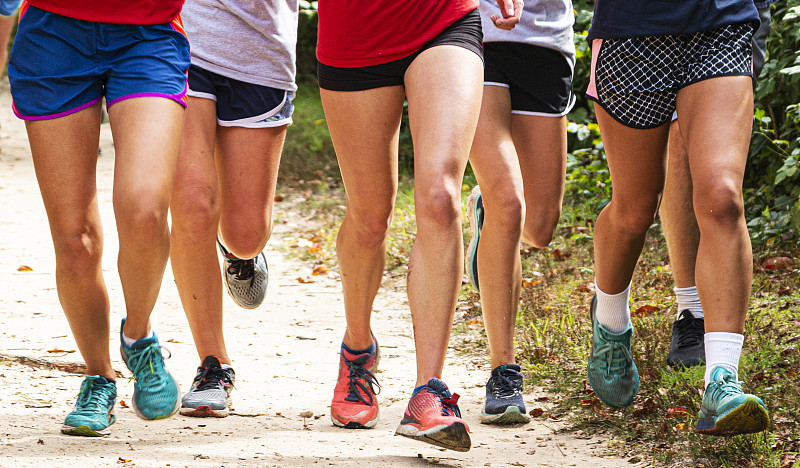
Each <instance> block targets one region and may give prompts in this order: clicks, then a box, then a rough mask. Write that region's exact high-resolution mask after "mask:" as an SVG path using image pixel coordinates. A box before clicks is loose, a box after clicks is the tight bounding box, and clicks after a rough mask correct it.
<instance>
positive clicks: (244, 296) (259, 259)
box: [217, 239, 269, 309]
mask: <svg viewBox="0 0 800 468" xmlns="http://www.w3.org/2000/svg"><path fill="white" fill-rule="evenodd" d="M217 245H218V246H219V250H220V252H222V256H223V266H222V270H223V272H224V277H225V287H226V289H227V290H228V294H230V296H231V298H233V300H234V301H235V302H236V303H237V304H238V305H239V306H240V307H243V308H245V309H255V308H256V307H258V306H260V305H261V303H262V302H264V296H265V295H266V293H267V284H268V282H269V268H268V267H267V259H266V257H265V256H264V253H263V252H262V253H260V254H258V256H256V258H251V259H246V260H243V259H240V258H236V257H235V256H234V255H233V254H231V253H230V252H228V250H227V249H226V248H225V246H223V245H222V243H221V242H220V241H219V239H217Z"/></svg>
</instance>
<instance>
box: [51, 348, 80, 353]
mask: <svg viewBox="0 0 800 468" xmlns="http://www.w3.org/2000/svg"><path fill="white" fill-rule="evenodd" d="M47 352H48V353H74V352H75V350H74V349H59V348H53V349H48V350H47Z"/></svg>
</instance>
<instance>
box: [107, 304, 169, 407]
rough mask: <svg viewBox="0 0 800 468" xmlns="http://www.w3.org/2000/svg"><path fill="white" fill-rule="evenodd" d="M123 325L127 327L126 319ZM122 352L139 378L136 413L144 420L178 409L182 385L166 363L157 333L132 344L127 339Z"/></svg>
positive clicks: (134, 394) (137, 379)
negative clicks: (129, 345) (127, 343)
mask: <svg viewBox="0 0 800 468" xmlns="http://www.w3.org/2000/svg"><path fill="white" fill-rule="evenodd" d="M122 324H123V327H124V325H125V320H124V319H123V321H122ZM120 335H122V331H121V330H120ZM120 352H121V354H122V360H123V361H125V364H126V365H127V366H128V369H130V371H131V372H132V373H133V377H132V378H133V379H135V382H134V384H133V408H134V410H135V411H136V414H137V415H138V416H139V417H141V418H144V419H162V418H166V417H169V416H171V415H172V414H174V413H175V412H177V411H178V407H179V405H180V388H179V387H178V382H176V381H175V378H174V377H172V374H170V373H169V371H168V370H167V368H166V366H165V365H164V356H163V355H162V351H161V346H160V345H159V344H158V338H157V337H156V336H155V334H153V335H152V336H150V337H148V338H143V339H141V340H138V341H137V342H135V343H134V344H133V345H132V346H131V347H127V346H125V343H124V342H123V343H122V345H121V346H120Z"/></svg>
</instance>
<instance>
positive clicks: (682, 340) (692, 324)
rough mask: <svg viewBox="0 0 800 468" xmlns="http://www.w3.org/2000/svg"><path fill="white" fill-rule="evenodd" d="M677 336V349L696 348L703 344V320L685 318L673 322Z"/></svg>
mask: <svg viewBox="0 0 800 468" xmlns="http://www.w3.org/2000/svg"><path fill="white" fill-rule="evenodd" d="M675 330H676V331H677V335H678V347H679V348H684V347H690V346H697V345H698V344H700V343H702V342H703V335H704V334H705V332H706V331H705V326H704V322H703V319H699V318H694V317H686V318H682V319H680V320H678V321H676V322H675Z"/></svg>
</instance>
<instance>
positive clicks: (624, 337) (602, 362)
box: [588, 296, 639, 407]
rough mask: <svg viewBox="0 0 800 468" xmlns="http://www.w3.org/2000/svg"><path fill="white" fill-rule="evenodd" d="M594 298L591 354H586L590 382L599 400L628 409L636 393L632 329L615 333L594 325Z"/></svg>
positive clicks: (594, 304) (630, 327) (595, 320)
mask: <svg viewBox="0 0 800 468" xmlns="http://www.w3.org/2000/svg"><path fill="white" fill-rule="evenodd" d="M596 308H597V296H595V297H593V298H592V305H591V307H590V311H591V315H592V352H591V354H589V366H588V367H589V383H590V384H591V385H592V389H594V394H595V395H597V397H598V398H600V400H601V401H602V402H603V403H605V404H607V405H609V406H614V407H621V406H628V405H630V404H631V402H632V401H633V397H635V396H636V394H637V393H638V392H639V371H638V370H637V369H636V364H634V363H633V356H631V336H633V326H632V325H630V323H629V324H628V328H627V329H626V330H625V331H623V332H622V333H619V334H616V333H611V332H610V331H608V330H606V329H605V328H603V327H602V326H600V324H599V323H598V322H597V319H596V318H595V309H596Z"/></svg>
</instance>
